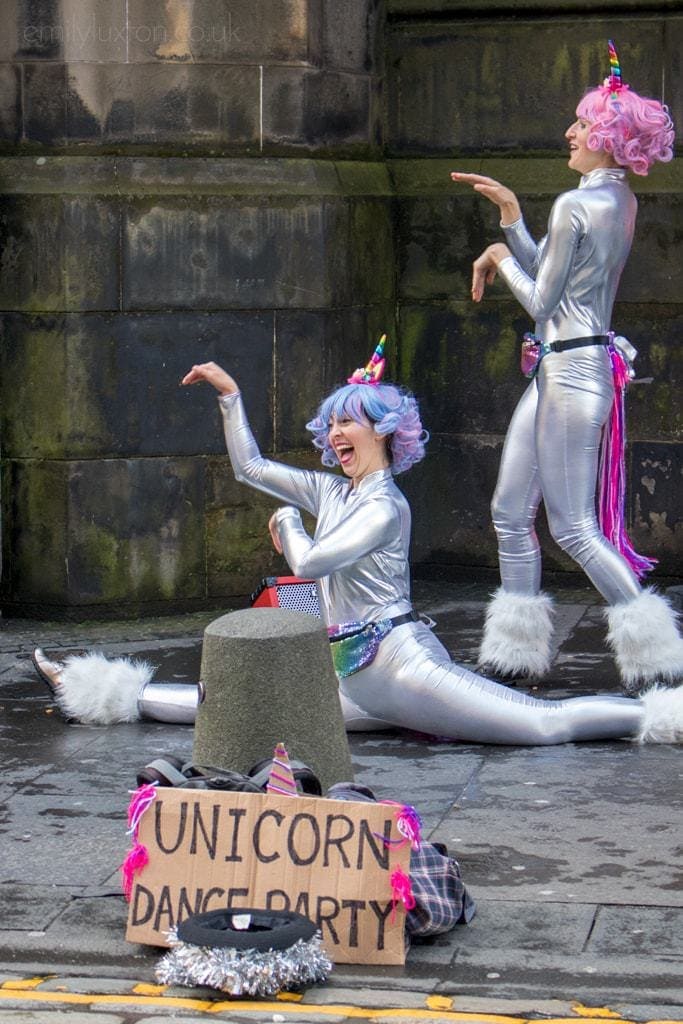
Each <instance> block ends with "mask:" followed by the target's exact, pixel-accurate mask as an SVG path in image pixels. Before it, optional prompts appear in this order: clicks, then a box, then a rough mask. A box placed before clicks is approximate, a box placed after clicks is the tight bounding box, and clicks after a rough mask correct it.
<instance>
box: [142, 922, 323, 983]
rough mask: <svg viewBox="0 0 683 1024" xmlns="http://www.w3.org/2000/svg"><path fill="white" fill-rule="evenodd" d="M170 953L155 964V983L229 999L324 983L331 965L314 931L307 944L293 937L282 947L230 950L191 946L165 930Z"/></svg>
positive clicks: (224, 947)
mask: <svg viewBox="0 0 683 1024" xmlns="http://www.w3.org/2000/svg"><path fill="white" fill-rule="evenodd" d="M168 940H169V942H170V943H171V947H172V948H171V950H170V952H169V953H166V955H165V956H164V957H162V959H161V960H160V961H159V963H158V964H157V966H156V970H155V974H156V977H157V980H158V981H160V982H161V983H162V984H165V985H187V986H189V987H190V988H196V987H197V986H201V985H206V986H208V987H209V988H216V989H219V990H220V991H221V992H229V993H230V994H231V995H233V996H244V995H248V996H274V995H275V994H276V993H277V992H280V991H282V990H287V989H291V988H298V987H303V986H305V985H312V984H314V983H315V982H319V981H325V979H326V978H327V976H328V974H329V973H330V971H331V970H332V962H331V960H330V959H329V958H328V956H327V954H326V953H325V952H324V950H323V949H322V948H321V945H320V940H321V936H320V932H316V934H315V935H314V936H313V937H312V938H311V939H308V940H307V941H304V940H303V939H298V940H297V941H296V942H295V943H294V944H293V945H292V946H289V948H288V949H277V950H274V949H269V950H267V951H266V952H260V951H258V950H255V949H232V948H230V947H229V946H194V945H192V944H191V943H189V942H181V941H180V940H179V939H178V933H177V931H176V930H175V929H173V930H172V931H170V932H169V934H168Z"/></svg>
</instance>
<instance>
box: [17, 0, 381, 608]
mask: <svg viewBox="0 0 683 1024" xmlns="http://www.w3.org/2000/svg"><path fill="white" fill-rule="evenodd" d="M2 18H3V23H4V27H5V28H7V29H8V31H7V32H4V33H2V35H1V38H2V42H0V61H1V63H0V97H1V101H0V119H1V123H2V138H3V146H2V149H3V151H4V155H0V191H1V192H2V198H1V199H0V259H1V261H2V276H1V278H0V310H2V311H3V312H2V348H1V350H0V351H1V357H0V358H1V367H0V369H1V370H2V381H3V384H2V389H3V394H2V421H1V426H0V433H1V439H2V456H3V463H2V483H3V530H2V533H3V607H4V609H5V611H6V612H10V613H15V614H16V613H18V614H35V615H65V616H67V615H68V616H84V615H91V616H93V615H105V614H107V615H108V614H138V613H144V612H153V611H159V610H163V609H169V610H170V609H172V608H191V607H203V606H213V605H215V606H218V607H220V606H224V605H225V603H226V598H233V597H234V596H235V595H244V594H246V593H248V592H249V591H250V590H251V589H253V588H254V587H255V585H256V584H257V582H258V581H259V579H260V578H261V576H262V575H264V574H265V573H268V572H273V571H276V570H280V571H282V570H283V569H284V563H283V562H282V560H281V559H279V558H277V557H276V556H275V555H274V554H273V552H272V548H271V546H270V544H269V543H268V540H267V536H268V534H267V522H268V518H269V515H270V512H271V510H272V507H273V502H271V501H268V500H267V499H265V498H264V497H261V496H259V495H258V494H257V493H255V492H253V491H251V490H249V489H248V488H246V487H243V486H241V485H238V484H236V483H235V482H234V480H233V479H232V475H231V473H230V470H229V465H228V460H227V456H226V455H225V446H224V443H223V441H222V435H221V426H220V419H219V415H218V408H217V404H216V401H215V399H214V397H213V395H212V394H211V393H210V390H209V389H208V388H192V389H180V388H179V386H178V384H179V381H180V378H181V377H182V375H183V374H184V373H185V372H186V371H187V369H188V368H189V367H190V366H191V365H192V363H193V362H197V361H201V360H205V359H216V360H218V361H220V362H222V363H223V364H224V365H226V366H228V367H230V368H231V369H232V371H233V372H234V373H235V376H236V377H237V379H238V380H239V381H240V384H241V385H242V387H243V390H244V394H245V400H246V402H247V405H248V407H249V410H250V414H251V418H252V422H253V426H254V429H255V432H256V434H257V436H258V438H259V441H260V443H261V444H262V446H263V448H264V450H265V451H272V452H275V453H278V454H280V453H283V452H284V453H287V454H288V455H289V456H291V457H292V458H293V459H294V460H295V461H296V460H297V459H298V460H299V461H300V462H301V463H303V464H310V463H311V459H312V455H311V454H310V453H309V452H308V451H304V449H306V447H307V445H308V441H307V438H306V436H305V431H304V429H303V424H304V423H305V422H306V420H307V419H308V418H310V415H311V413H312V412H313V411H314V407H315V402H316V400H317V399H319V398H320V396H321V394H322V393H323V392H324V391H326V390H327V389H329V388H331V387H332V386H333V385H334V384H336V383H337V382H338V381H339V379H340V378H341V377H342V375H343V374H344V372H345V371H346V372H348V367H349V366H351V367H352V368H353V367H354V366H355V365H357V364H358V363H359V362H364V361H365V359H366V358H367V349H368V345H369V341H368V339H373V338H376V337H377V336H378V335H379V333H380V332H381V331H382V330H384V329H387V328H388V329H389V330H390V332H391V333H393V323H394V320H393V317H394V309H393V296H394V273H393V266H394V258H393V232H392V222H391V209H390V204H391V198H390V194H389V193H390V183H389V177H388V172H387V170H386V168H385V167H384V166H383V165H382V164H381V163H380V162H378V160H377V157H378V156H379V154H380V152H381V150H380V146H379V143H380V128H381V119H380V113H381V110H380V107H379V103H378V95H379V90H378V86H377V78H378V73H377V66H378V60H379V53H380V51H381V45H382V38H381V37H380V35H379V34H378V31H377V29H378V25H379V23H380V10H379V7H378V5H377V4H376V3H375V2H374V0H342V2H340V0H322V2H321V0H278V2H273V0H241V2H232V0H231V2H229V3H226V2H225V0H195V2H192V3H188V2H187V0H163V2H162V0H126V2H125V3H124V0H107V2H104V0H78V2H76V0H53V2H50V0H12V2H11V3H10V2H8V3H7V4H6V5H5V8H4V10H3V15H2Z"/></svg>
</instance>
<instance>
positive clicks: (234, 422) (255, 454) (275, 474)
mask: <svg viewBox="0 0 683 1024" xmlns="http://www.w3.org/2000/svg"><path fill="white" fill-rule="evenodd" d="M218 404H219V405H220V408H221V413H222V416H223V431H224V433H225V443H226V445H227V448H228V455H229V456H230V462H231V463H232V468H233V472H234V474H235V479H236V480H238V481H239V482H240V483H243V484H249V485H250V486H251V487H255V488H256V489H257V490H259V491H264V492H265V493H266V494H270V495H271V497H273V498H277V499H278V500H279V501H287V502H291V503H292V504H293V505H297V506H298V507H299V508H305V509H306V510H307V511H308V512H312V513H313V515H316V514H317V508H318V477H319V476H320V475H321V474H317V473H313V472H310V471H308V470H304V469H296V468H294V467H293V466H285V465H283V463H281V462H274V461H273V460H272V459H264V457H263V456H262V455H261V452H260V450H259V446H258V445H257V443H256V440H255V438H254V435H253V434H252V432H251V427H250V426H249V421H248V419H247V414H246V412H245V411H244V404H243V402H242V396H241V395H240V393H239V392H236V393H235V394H232V395H221V397H220V398H219V399H218Z"/></svg>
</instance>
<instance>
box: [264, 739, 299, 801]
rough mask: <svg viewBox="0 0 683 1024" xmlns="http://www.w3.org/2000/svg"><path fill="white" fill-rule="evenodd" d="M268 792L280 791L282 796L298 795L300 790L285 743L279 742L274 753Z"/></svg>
mask: <svg viewBox="0 0 683 1024" xmlns="http://www.w3.org/2000/svg"><path fill="white" fill-rule="evenodd" d="M266 793H278V794H279V795H280V796H297V795H298V791H297V788H296V782H295V780H294V773H293V772H292V766H291V764H290V763H289V754H288V753H287V751H286V750H285V745H284V743H278V744H277V746H276V747H275V751H274V753H273V765H272V768H271V769H270V775H269V776H268V782H267V783H266Z"/></svg>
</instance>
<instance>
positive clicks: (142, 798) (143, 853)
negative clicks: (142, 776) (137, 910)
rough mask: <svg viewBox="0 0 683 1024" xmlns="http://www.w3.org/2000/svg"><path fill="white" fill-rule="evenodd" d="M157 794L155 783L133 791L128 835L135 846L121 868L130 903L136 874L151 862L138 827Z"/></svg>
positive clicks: (125, 893) (124, 887) (124, 890)
mask: <svg viewBox="0 0 683 1024" xmlns="http://www.w3.org/2000/svg"><path fill="white" fill-rule="evenodd" d="M156 795H157V788H156V786H155V785H154V784H153V783H148V784H147V785H144V786H139V787H138V788H137V789H136V790H135V791H134V792H133V795H132V797H131V801H130V804H129V805H128V832H127V835H129V836H132V839H133V846H132V847H131V849H130V850H129V851H128V853H127V854H126V859H125V860H124V862H123V864H122V865H121V868H120V871H121V878H122V884H123V895H124V896H125V898H126V902H128V903H129V902H130V898H131V896H132V894H133V882H134V881H135V876H136V875H138V874H139V873H140V872H141V871H142V870H143V868H146V867H147V865H148V864H149V853H148V852H147V847H146V846H143V844H142V843H139V842H138V841H137V839H138V829H139V827H140V819H141V818H142V815H143V814H144V813H145V811H146V810H147V808H148V807H150V806H151V804H152V803H153V802H154V800H155V799H156Z"/></svg>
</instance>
